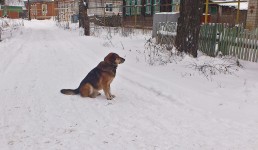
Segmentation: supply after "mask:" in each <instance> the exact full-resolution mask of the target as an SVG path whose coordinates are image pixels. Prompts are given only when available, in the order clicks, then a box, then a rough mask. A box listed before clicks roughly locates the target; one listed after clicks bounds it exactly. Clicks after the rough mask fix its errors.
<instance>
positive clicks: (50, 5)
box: [25, 0, 56, 20]
mask: <svg viewBox="0 0 258 150" xmlns="http://www.w3.org/2000/svg"><path fill="white" fill-rule="evenodd" d="M29 5H30V11H28V1H26V2H25V6H26V10H27V12H30V17H31V19H38V20H43V19H50V18H51V17H53V16H56V12H55V8H56V4H55V2H54V1H52V0H30V3H29Z"/></svg>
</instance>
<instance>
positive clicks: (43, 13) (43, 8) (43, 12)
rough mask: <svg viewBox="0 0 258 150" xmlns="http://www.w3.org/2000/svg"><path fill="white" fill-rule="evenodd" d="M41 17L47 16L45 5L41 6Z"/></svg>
mask: <svg viewBox="0 0 258 150" xmlns="http://www.w3.org/2000/svg"><path fill="white" fill-rule="evenodd" d="M42 15H45V16H46V15H47V4H42Z"/></svg>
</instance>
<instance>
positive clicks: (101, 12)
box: [88, 0, 123, 17]
mask: <svg viewBox="0 0 258 150" xmlns="http://www.w3.org/2000/svg"><path fill="white" fill-rule="evenodd" d="M88 3H89V4H88V14H89V15H94V16H98V17H103V16H112V15H118V14H120V15H122V5H123V0H105V1H103V0H88Z"/></svg>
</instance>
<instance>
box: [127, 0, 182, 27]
mask: <svg viewBox="0 0 258 150" xmlns="http://www.w3.org/2000/svg"><path fill="white" fill-rule="evenodd" d="M179 6H180V0H123V24H124V26H133V27H150V28H151V27H152V24H153V23H152V22H153V15H154V14H156V13H160V12H178V11H179Z"/></svg>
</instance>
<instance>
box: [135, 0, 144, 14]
mask: <svg viewBox="0 0 258 150" xmlns="http://www.w3.org/2000/svg"><path fill="white" fill-rule="evenodd" d="M135 5H136V14H137V15H140V14H141V11H142V0H136V3H135Z"/></svg>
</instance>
